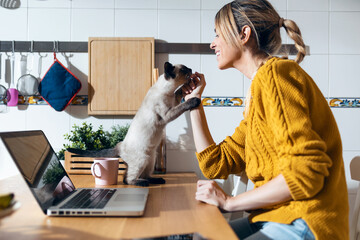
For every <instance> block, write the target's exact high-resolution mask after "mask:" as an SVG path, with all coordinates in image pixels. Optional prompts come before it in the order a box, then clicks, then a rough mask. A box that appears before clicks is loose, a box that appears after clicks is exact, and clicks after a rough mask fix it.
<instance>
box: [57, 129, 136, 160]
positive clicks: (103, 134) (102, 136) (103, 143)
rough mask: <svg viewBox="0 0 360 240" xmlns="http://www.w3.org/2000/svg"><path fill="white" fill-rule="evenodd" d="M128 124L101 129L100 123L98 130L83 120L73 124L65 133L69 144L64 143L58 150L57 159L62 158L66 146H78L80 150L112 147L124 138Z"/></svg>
mask: <svg viewBox="0 0 360 240" xmlns="http://www.w3.org/2000/svg"><path fill="white" fill-rule="evenodd" d="M129 127H130V125H129V124H127V125H125V126H119V125H116V126H113V127H112V128H111V129H112V131H110V132H107V131H104V130H103V127H102V125H100V127H99V129H98V130H96V131H95V130H93V126H92V124H91V123H89V124H87V123H86V122H83V123H82V125H81V126H77V125H76V124H74V125H73V127H72V128H73V130H71V133H70V134H65V135H64V137H65V139H67V140H69V144H64V145H63V149H61V150H60V151H59V152H58V157H59V159H64V152H65V151H66V149H67V148H78V149H82V150H100V149H104V148H112V147H114V146H115V145H116V143H118V142H119V141H122V140H124V138H125V135H126V133H127V131H128V129H129Z"/></svg>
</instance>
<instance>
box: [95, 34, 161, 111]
mask: <svg viewBox="0 0 360 240" xmlns="http://www.w3.org/2000/svg"><path fill="white" fill-rule="evenodd" d="M153 68H154V38H89V78H88V84H89V90H88V92H89V104H88V113H89V115H134V114H135V113H136V111H137V110H138V108H139V107H140V105H141V102H142V100H143V99H144V97H145V95H146V93H147V91H148V89H149V88H150V87H151V85H152V70H153Z"/></svg>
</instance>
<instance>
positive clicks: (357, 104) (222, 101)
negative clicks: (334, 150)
mask: <svg viewBox="0 0 360 240" xmlns="http://www.w3.org/2000/svg"><path fill="white" fill-rule="evenodd" d="M326 100H327V102H328V103H329V106H330V107H331V108H360V97H358V98H354V97H332V98H327V99H326ZM244 101H245V97H214V96H204V97H203V98H202V104H203V105H204V107H244V106H245V105H244ZM0 105H6V102H4V101H1V100H0ZM18 105H47V102H46V101H45V100H44V99H42V98H41V96H39V95H33V96H26V97H24V96H19V102H18ZM70 105H78V106H87V105H88V96H87V95H77V96H76V97H75V98H74V99H73V100H72V102H71V104H70Z"/></svg>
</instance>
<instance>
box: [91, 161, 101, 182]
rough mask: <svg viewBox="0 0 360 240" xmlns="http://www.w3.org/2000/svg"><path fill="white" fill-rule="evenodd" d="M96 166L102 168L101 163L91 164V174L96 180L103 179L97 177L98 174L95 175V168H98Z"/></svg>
mask: <svg viewBox="0 0 360 240" xmlns="http://www.w3.org/2000/svg"><path fill="white" fill-rule="evenodd" d="M96 165H99V166H100V163H98V162H96V163H93V164H91V174H92V175H93V176H94V177H96V178H101V176H98V175H96V173H95V166H96ZM99 168H100V167H99Z"/></svg>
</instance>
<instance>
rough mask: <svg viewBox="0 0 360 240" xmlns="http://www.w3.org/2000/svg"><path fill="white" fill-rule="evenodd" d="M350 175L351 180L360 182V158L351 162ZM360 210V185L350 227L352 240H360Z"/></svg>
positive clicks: (355, 158)
mask: <svg viewBox="0 0 360 240" xmlns="http://www.w3.org/2000/svg"><path fill="white" fill-rule="evenodd" d="M350 175H351V179H353V180H356V181H360V156H356V157H354V158H353V159H352V160H351V162H350ZM359 208H360V185H359V186H358V189H357V193H356V198H355V206H354V211H353V217H352V220H351V225H350V240H359V239H360V234H359V233H360V218H359Z"/></svg>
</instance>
